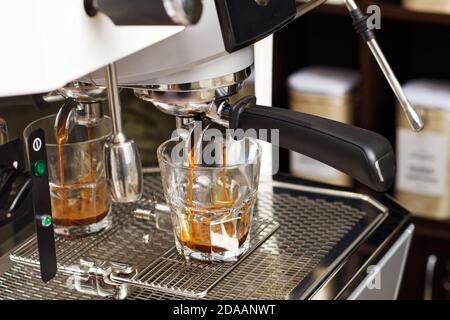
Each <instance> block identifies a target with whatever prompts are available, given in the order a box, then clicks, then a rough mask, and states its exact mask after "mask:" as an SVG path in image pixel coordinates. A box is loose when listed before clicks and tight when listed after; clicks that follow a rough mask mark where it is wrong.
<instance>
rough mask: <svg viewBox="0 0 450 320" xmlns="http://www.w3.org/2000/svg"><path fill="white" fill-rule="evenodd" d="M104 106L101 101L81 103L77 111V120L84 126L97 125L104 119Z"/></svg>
mask: <svg viewBox="0 0 450 320" xmlns="http://www.w3.org/2000/svg"><path fill="white" fill-rule="evenodd" d="M103 116H104V113H103V106H102V103H101V102H92V103H79V104H78V106H77V112H76V120H75V121H76V122H77V123H78V124H80V125H82V126H86V127H92V126H97V125H98V124H99V123H100V121H101V120H102V119H103Z"/></svg>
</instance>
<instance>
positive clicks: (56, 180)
mask: <svg viewBox="0 0 450 320" xmlns="http://www.w3.org/2000/svg"><path fill="white" fill-rule="evenodd" d="M55 119H56V115H51V116H47V117H44V118H41V119H38V120H36V121H34V122H32V123H30V124H29V125H28V126H27V127H26V128H25V130H24V138H25V141H27V139H26V137H28V135H29V134H30V133H31V132H32V131H33V130H36V129H38V128H42V129H43V130H44V131H45V141H46V151H47V166H48V176H49V183H50V198H51V205H52V216H53V223H54V228H55V233H57V234H60V235H66V236H82V235H87V234H91V233H95V232H98V231H100V230H102V229H104V228H106V227H108V226H109V225H110V223H111V222H110V219H108V218H107V216H108V214H109V212H110V209H111V202H112V201H111V196H110V192H109V187H108V181H107V177H106V171H105V158H104V157H105V155H104V145H105V141H106V139H107V138H108V137H109V136H110V134H111V126H112V125H111V119H109V118H107V117H104V118H103V119H102V121H101V122H100V124H99V125H97V126H94V127H86V126H81V125H75V127H74V128H73V129H72V130H71V132H70V134H69V140H68V141H67V143H65V144H62V145H58V144H57V142H56V137H55V130H54V124H55Z"/></svg>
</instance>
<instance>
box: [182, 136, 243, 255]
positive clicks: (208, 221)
mask: <svg viewBox="0 0 450 320" xmlns="http://www.w3.org/2000/svg"><path fill="white" fill-rule="evenodd" d="M226 151H227V145H226V143H223V144H222V165H223V168H222V172H221V176H220V180H221V183H222V186H221V187H222V188H221V191H220V195H219V196H218V198H217V202H216V203H214V204H212V205H211V206H210V207H201V208H194V207H193V185H194V171H195V167H196V163H195V159H196V150H195V144H194V143H193V144H192V145H191V146H190V150H189V153H188V158H189V181H188V184H189V185H188V194H187V205H188V208H187V210H186V215H185V216H184V217H183V218H182V219H183V220H184V221H183V223H182V228H181V234H179V238H180V240H181V242H183V244H184V245H185V246H187V247H189V248H191V249H193V250H198V251H202V252H211V251H212V250H213V251H216V252H220V251H223V248H221V247H220V246H218V245H217V244H215V245H213V244H212V240H211V232H215V233H219V234H222V235H224V232H225V233H226V234H227V236H228V237H231V238H237V240H238V244H239V246H240V245H242V243H244V241H245V239H246V238H247V235H248V231H249V227H250V214H251V211H250V209H251V205H247V204H246V205H244V206H243V207H242V208H238V210H232V209H233V207H234V201H233V199H231V197H230V194H229V191H228V188H229V185H228V182H227V168H226V165H227V155H226ZM235 209H237V208H235ZM211 211H213V212H216V213H217V217H214V216H213V217H212V218H211V215H210V214H209V213H210V212H211ZM235 215H237V216H239V219H238V220H236V218H235ZM216 218H220V219H224V220H225V221H226V222H224V223H222V224H216V223H214V219H216ZM221 225H223V227H224V230H223V229H221V228H220V226H221ZM216 229H217V230H216Z"/></svg>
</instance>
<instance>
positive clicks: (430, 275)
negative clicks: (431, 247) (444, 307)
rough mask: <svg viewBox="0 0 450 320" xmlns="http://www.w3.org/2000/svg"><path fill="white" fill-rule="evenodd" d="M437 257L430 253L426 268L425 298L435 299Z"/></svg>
mask: <svg viewBox="0 0 450 320" xmlns="http://www.w3.org/2000/svg"><path fill="white" fill-rule="evenodd" d="M436 264H437V257H436V256H435V255H434V254H430V255H429V256H428V259H427V265H426V268H425V283H424V285H423V300H433V281H434V273H435V271H436Z"/></svg>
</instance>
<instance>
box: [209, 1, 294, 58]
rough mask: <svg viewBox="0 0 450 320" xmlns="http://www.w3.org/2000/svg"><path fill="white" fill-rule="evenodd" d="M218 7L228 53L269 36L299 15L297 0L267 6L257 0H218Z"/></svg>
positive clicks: (270, 3) (277, 2)
mask: <svg viewBox="0 0 450 320" xmlns="http://www.w3.org/2000/svg"><path fill="white" fill-rule="evenodd" d="M216 7H217V14H218V16H219V21H220V26H221V28H222V36H223V41H224V43H225V48H226V49H227V51H228V52H233V51H236V50H238V49H241V48H243V47H246V46H248V45H250V44H253V43H255V42H256V41H258V40H260V39H262V38H264V37H265V36H267V35H270V34H271V33H273V32H275V31H276V30H278V29H280V28H281V27H283V26H285V25H286V24H287V23H288V22H290V21H291V20H292V19H294V17H295V15H296V8H295V0H271V1H269V3H268V4H267V5H266V6H260V5H258V4H257V3H256V1H255V0H216Z"/></svg>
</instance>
